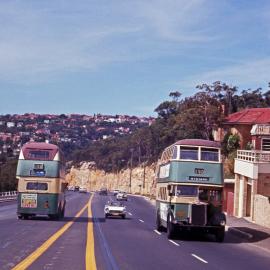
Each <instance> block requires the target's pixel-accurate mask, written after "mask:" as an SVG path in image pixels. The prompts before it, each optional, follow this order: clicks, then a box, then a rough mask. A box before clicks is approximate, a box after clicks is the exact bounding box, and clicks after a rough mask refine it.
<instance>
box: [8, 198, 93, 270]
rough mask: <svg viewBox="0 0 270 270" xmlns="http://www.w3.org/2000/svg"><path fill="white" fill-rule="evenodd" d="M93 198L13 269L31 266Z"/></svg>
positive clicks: (22, 269) (20, 269) (18, 269)
mask: <svg viewBox="0 0 270 270" xmlns="http://www.w3.org/2000/svg"><path fill="white" fill-rule="evenodd" d="M90 200H91V198H90V199H89V201H88V202H87V204H86V205H85V206H84V207H83V208H82V209H81V210H80V211H79V212H78V213H77V214H76V216H75V217H74V218H73V220H72V221H69V222H68V223H66V224H65V225H64V226H63V227H62V228H61V229H59V230H58V231H57V232H56V233H55V234H53V235H52V236H51V237H50V238H49V239H48V240H46V241H45V242H44V243H43V244H42V245H41V246H40V247H39V248H37V249H36V250H35V251H34V252H33V253H31V254H30V255H29V256H28V257H26V258H25V259H24V260H23V261H21V262H20V263H19V264H17V265H16V266H15V267H13V268H12V270H24V269H26V268H27V267H29V266H30V265H31V264H32V263H33V262H34V261H36V260H37V259H38V258H39V257H40V256H41V255H42V254H43V253H44V252H45V251H46V250H47V249H48V248H49V247H50V246H51V245H52V244H53V243H54V242H55V241H56V240H57V239H58V238H59V237H60V236H61V235H62V234H63V233H64V232H65V231H66V230H68V229H69V228H70V226H71V225H72V224H73V223H74V221H75V220H76V219H77V218H78V217H79V216H81V214H82V213H83V212H84V211H85V209H86V208H87V207H88V205H89V202H90Z"/></svg>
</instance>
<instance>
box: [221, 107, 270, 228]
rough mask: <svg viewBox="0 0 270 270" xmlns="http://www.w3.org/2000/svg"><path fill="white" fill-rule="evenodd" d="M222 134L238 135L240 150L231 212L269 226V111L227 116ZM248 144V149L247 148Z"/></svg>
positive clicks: (261, 110)
mask: <svg viewBox="0 0 270 270" xmlns="http://www.w3.org/2000/svg"><path fill="white" fill-rule="evenodd" d="M223 127H224V131H226V132H229V131H230V132H231V133H232V134H238V135H239V137H240V148H241V149H240V150H238V151H237V156H236V158H235V162H234V173H235V184H234V194H233V195H232V196H231V197H230V198H229V196H228V199H230V200H233V202H234V207H233V213H234V215H235V216H237V217H249V218H250V219H251V220H253V221H254V222H256V223H258V224H260V225H263V226H266V227H270V204H269V198H270V108H252V109H245V110H243V111H240V112H237V113H233V114H230V115H229V116H228V117H227V118H226V119H225V121H224V123H223ZM248 143H250V146H251V150H245V149H247V148H246V146H247V144H248Z"/></svg>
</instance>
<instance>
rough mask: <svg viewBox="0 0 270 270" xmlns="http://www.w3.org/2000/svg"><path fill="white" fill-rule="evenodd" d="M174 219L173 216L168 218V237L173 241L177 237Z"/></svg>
mask: <svg viewBox="0 0 270 270" xmlns="http://www.w3.org/2000/svg"><path fill="white" fill-rule="evenodd" d="M172 220H173V217H172V215H168V218H167V237H168V239H173V238H174V237H175V228H174V224H173V223H172Z"/></svg>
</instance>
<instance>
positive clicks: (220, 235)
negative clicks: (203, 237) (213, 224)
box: [215, 227, 225, 243]
mask: <svg viewBox="0 0 270 270" xmlns="http://www.w3.org/2000/svg"><path fill="white" fill-rule="evenodd" d="M215 236H216V241H217V242H219V243H222V242H223V241H224V238H225V228H224V227H221V228H219V229H217V230H216V233H215Z"/></svg>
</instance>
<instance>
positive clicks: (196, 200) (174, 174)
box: [156, 139, 226, 242]
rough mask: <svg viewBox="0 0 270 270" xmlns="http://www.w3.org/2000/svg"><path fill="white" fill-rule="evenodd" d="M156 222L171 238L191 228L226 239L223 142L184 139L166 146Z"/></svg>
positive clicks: (159, 172)
mask: <svg viewBox="0 0 270 270" xmlns="http://www.w3.org/2000/svg"><path fill="white" fill-rule="evenodd" d="M156 176H157V179H156V180H157V186H156V188H157V194H156V209H157V213H156V214H157V215H156V224H157V230H162V228H166V229H167V236H168V238H173V237H174V236H176V234H180V235H181V233H183V232H185V231H186V230H188V231H191V232H192V231H198V232H204V233H211V234H214V235H215V236H216V240H217V241H218V242H222V241H223V240H224V235H225V224H226V216H225V215H224V213H223V212H222V193H223V185H224V179H223V166H222V161H221V153H220V144H219V143H217V142H214V141H208V140H199V139H185V140H180V141H178V142H176V143H175V144H173V145H171V146H169V147H167V148H166V149H165V150H164V151H163V153H162V156H161V159H160V160H159V164H158V166H157V172H156Z"/></svg>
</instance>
